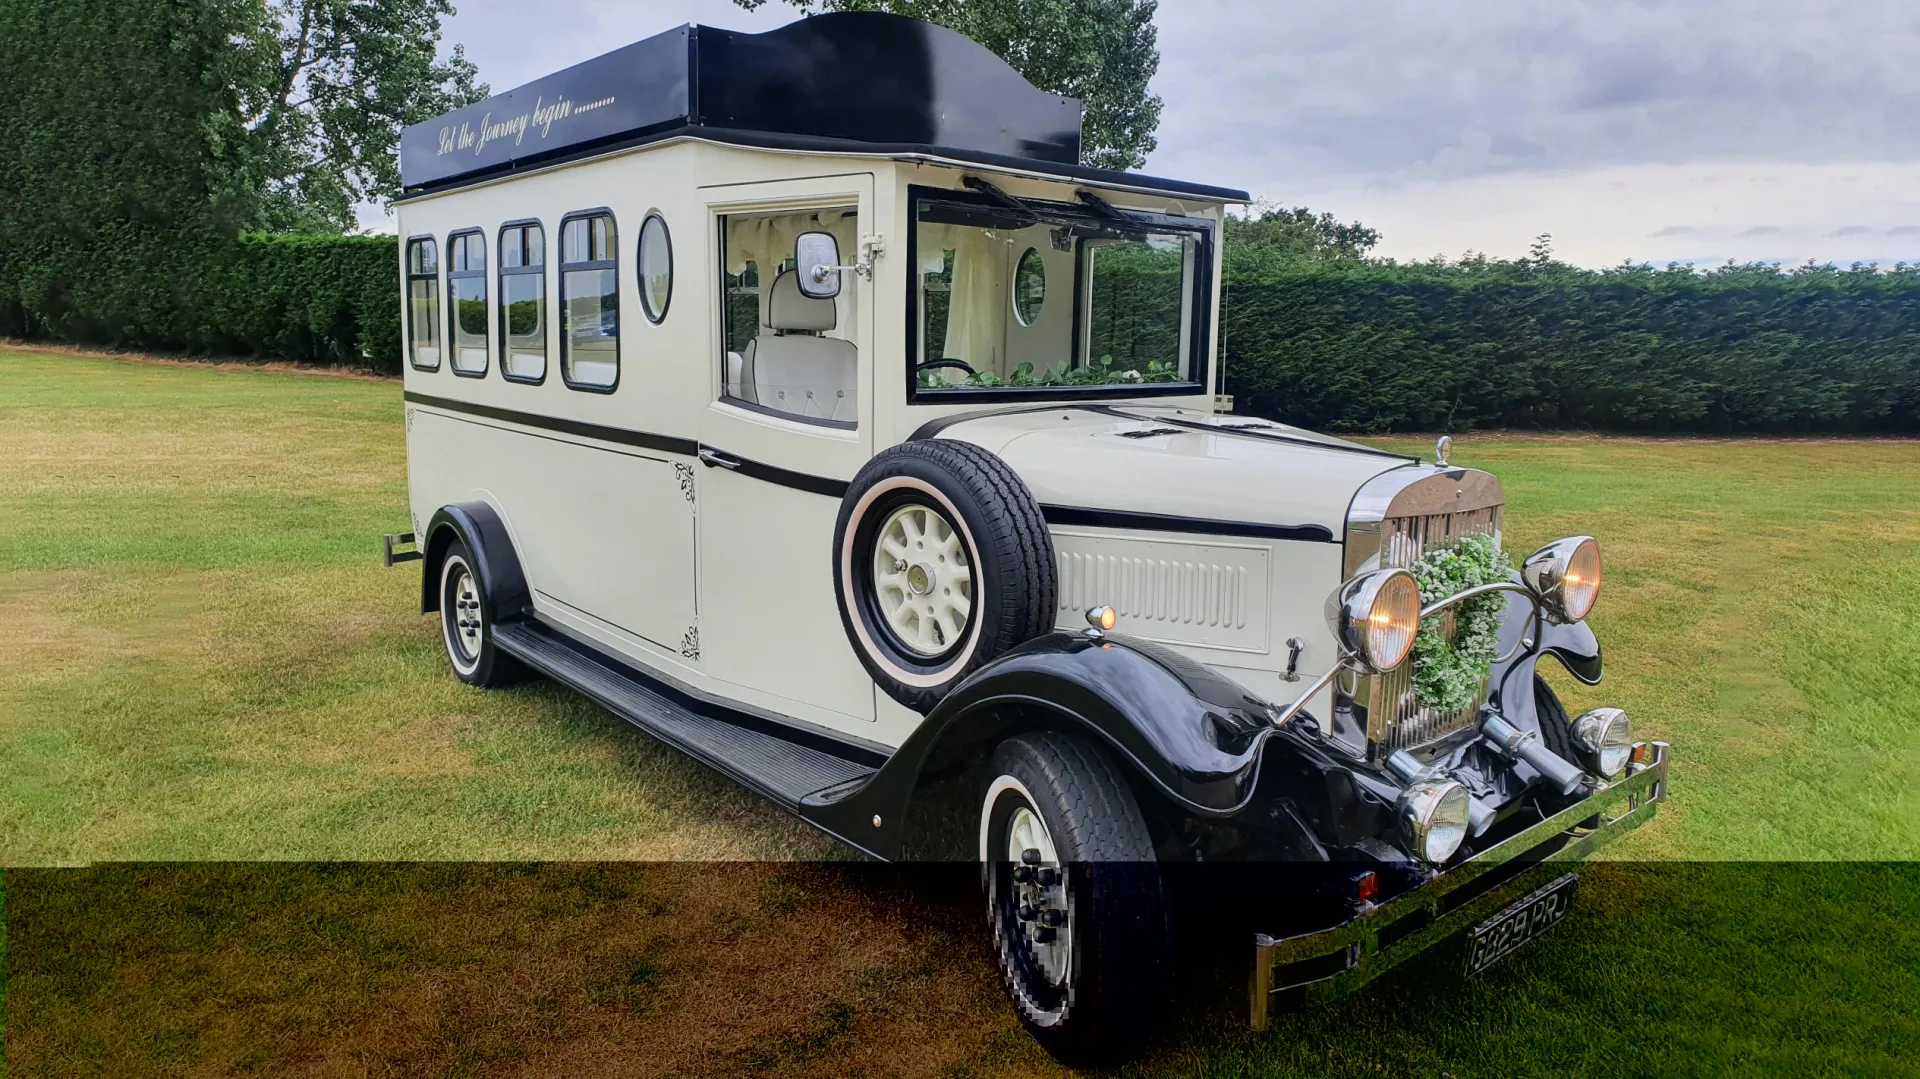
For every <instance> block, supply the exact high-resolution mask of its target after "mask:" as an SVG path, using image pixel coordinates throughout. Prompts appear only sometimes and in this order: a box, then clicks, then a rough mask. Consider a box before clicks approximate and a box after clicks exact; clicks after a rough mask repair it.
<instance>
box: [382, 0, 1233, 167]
mask: <svg viewBox="0 0 1920 1079" xmlns="http://www.w3.org/2000/svg"><path fill="white" fill-rule="evenodd" d="M1080 114H1081V106H1080V102H1079V101H1077V100H1075V99H1073V98H1070V97H1061V96H1060V95H1058V94H1050V93H1047V92H1046V91H1043V90H1038V89H1035V88H1034V86H1033V85H1032V84H1030V83H1028V82H1027V81H1026V80H1025V79H1023V78H1021V77H1020V73H1019V72H1017V71H1015V70H1014V69H1013V68H1012V67H1011V66H1009V65H1008V64H1007V62H1006V61H1004V60H1002V59H1000V58H999V57H998V56H996V55H994V54H993V53H992V52H991V51H989V50H988V49H986V48H985V47H984V46H981V45H979V44H977V43H976V42H974V41H972V40H970V39H969V38H966V37H964V36H962V35H960V34H957V33H955V32H954V31H952V30H948V29H946V28H945V27H942V26H937V25H935V24H933V23H927V22H921V21H919V20H917V19H908V18H903V17H901V16H898V15H887V14H882V13H877V12H838V13H834V14H828V15H816V16H812V17H810V18H804V19H799V20H797V21H795V22H793V23H790V24H788V25H786V26H783V27H781V28H780V29H778V30H772V31H769V32H767V33H764V34H743V33H738V32H736V31H732V30H719V29H715V28H714V27H710V26H694V25H687V26H681V27H677V28H675V29H673V30H669V31H667V32H666V33H663V34H657V35H655V36H653V37H650V38H647V39H646V40H644V41H637V42H635V43H633V44H632V45H628V46H626V47H624V48H620V49H615V50H614V51H612V52H610V53H607V54H605V55H603V56H597V57H595V58H593V59H591V60H588V61H586V62H584V63H580V64H576V65H574V66H573V67H570V68H567V69H565V70H563V71H559V72H556V73H554V74H552V75H548V76H547V77H545V78H542V79H536V80H534V81H533V82H530V83H528V84H526V85H525V86H522V87H519V88H517V89H513V90H509V91H507V92H506V93H503V94H496V95H494V96H493V97H490V98H488V99H487V100H485V101H482V102H480V103H478V104H475V105H469V106H467V107H466V108H463V109H457V110H455V111H453V112H450V113H448V114H446V115H445V116H442V117H440V118H438V119H436V120H431V121H428V122H427V123H424V124H415V125H414V126H412V127H409V128H407V129H406V131H404V132H403V133H402V134H401V136H400V178H401V183H402V184H403V186H404V187H405V188H406V191H407V193H408V194H423V193H426V192H430V191H440V190H446V189H448V188H452V187H458V186H461V185H463V184H468V183H474V182H477V181H480V180H484V179H489V178H492V177H495V176H499V175H502V174H505V173H510V172H515V171H519V170H522V169H527V168H531V167H534V166H538V165H545V164H551V163H553V162H556V161H563V160H567V159H570V158H576V157H584V156H587V155H590V154H595V153H602V152H605V151H607V150H612V149H619V148H622V147H626V146H635V145H639V144H642V143H646V142H652V141H657V140H659V139H664V138H671V137H674V136H678V135H697V136H699V137H701V138H707V139H713V140H716V141H721V142H732V143H738V144H741V145H748V146H764V147H772V148H786V149H817V150H839V151H844V152H850V153H886V154H897V155H915V154H917V155H925V156H933V157H946V158H954V159H957V160H961V161H971V162H976V163H979V164H984V165H995V166H1001V167H1010V168H1017V169H1021V170H1023V171H1034V172H1045V173H1052V174H1056V175H1060V176H1065V177H1070V178H1075V179H1084V180H1087V181H1091V182H1096V183H1118V184H1125V185H1128V186H1133V187H1146V188H1153V189H1155V190H1162V191H1171V192H1179V193H1188V194H1195V195H1203V196H1206V197H1209V198H1220V199H1228V200H1244V199H1245V198H1246V197H1247V196H1246V193H1245V192H1243V191H1234V190H1230V189H1226V188H1218V187H1210V186H1207V185H1204V184H1190V183H1183V182H1180V181H1175V180H1163V179H1158V178H1155V177H1151V176H1142V175H1139V174H1137V173H1120V172H1108V171H1106V170H1103V169H1090V168H1086V167H1084V166H1082V165H1080V164H1079V159H1080Z"/></svg>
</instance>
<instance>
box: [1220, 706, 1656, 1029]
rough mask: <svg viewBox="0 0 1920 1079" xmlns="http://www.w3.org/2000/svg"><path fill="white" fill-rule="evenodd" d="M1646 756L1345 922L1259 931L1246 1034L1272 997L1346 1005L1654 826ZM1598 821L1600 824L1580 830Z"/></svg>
mask: <svg viewBox="0 0 1920 1079" xmlns="http://www.w3.org/2000/svg"><path fill="white" fill-rule="evenodd" d="M1650 749H1651V758H1650V759H1649V760H1647V761H1645V762H1644V763H1640V764H1634V765H1629V766H1628V769H1629V770H1628V774H1627V776H1626V777H1625V778H1624V779H1621V780H1619V781H1618V782H1616V783H1614V784H1613V785H1612V786H1609V787H1606V788H1604V789H1602V790H1599V791H1596V792H1595V793H1594V794H1593V795H1592V796H1590V797H1588V798H1585V799H1582V800H1581V801H1579V802H1577V803H1575V804H1574V805H1571V806H1568V807H1567V808H1566V809H1563V810H1561V811H1560V812H1558V813H1556V814H1554V815H1553V816H1551V817H1549V818H1547V819H1546V820H1543V821H1541V822H1540V823H1539V824H1536V825H1534V826H1533V827H1531V828H1528V829H1527V830H1526V831H1524V832H1521V833H1520V834H1519V835H1516V836H1513V837H1512V838H1510V839H1507V840H1504V841H1502V842H1501V843H1499V844H1497V845H1495V846H1492V847H1489V848H1488V849H1486V850H1484V851H1481V852H1480V853H1479V854H1476V855H1474V856H1473V857H1472V858H1470V859H1468V860H1467V861H1464V862H1462V863H1460V864H1459V865H1456V866H1454V867H1452V868H1451V869H1448V870H1447V871H1446V872H1444V873H1441V874H1440V875H1439V876H1437V877H1434V878H1433V879H1432V880H1430V881H1428V882H1427V883H1425V884H1423V885H1421V886H1420V887H1418V888H1414V889H1411V890H1409V891H1407V892H1403V893H1402V894H1400V895H1397V896H1395V897H1393V898H1392V899H1389V900H1387V901H1386V902H1385V903H1381V904H1379V905H1378V906H1371V907H1368V908H1366V909H1365V910H1363V911H1361V912H1360V913H1358V914H1356V915H1355V916H1354V917H1353V918H1352V919H1350V920H1348V921H1346V922H1343V923H1341V924H1339V925H1336V926H1334V927H1333V928H1331V929H1323V930H1320V931H1319V932H1317V933H1304V934H1301V935H1300V936H1296V937H1285V938H1282V939H1278V940H1276V939H1275V938H1273V937H1270V936H1267V935H1266V934H1265V933H1256V934H1255V935H1254V938H1253V981H1252V986H1251V991H1250V994H1249V996H1250V1000H1249V1002H1248V1003H1249V1020H1250V1022H1251V1023H1252V1025H1253V1029H1255V1030H1264V1029H1266V1026H1267V1016H1268V1013H1269V1011H1270V1009H1271V1008H1272V1007H1273V1004H1274V1000H1275V997H1277V996H1281V995H1286V996H1288V997H1292V998H1295V999H1297V1000H1298V1001H1299V1002H1300V1003H1305V1004H1318V1003H1325V1002H1327V1001H1331V1000H1336V999H1338V998H1340V997H1343V996H1345V995H1347V994H1348V993H1351V992H1353V991H1354V990H1356V989H1358V988H1360V987H1361V986H1363V985H1365V984H1367V983H1368V982H1370V981H1372V980H1373V979H1375V978H1378V977H1379V976H1380V975H1382V974H1385V973H1386V972H1387V971H1389V970H1392V969H1393V968H1394V967H1397V966H1399V965H1400V964H1402V963H1404V962H1406V961H1407V960H1409V959H1412V958H1413V957H1414V956H1417V955H1419V954H1420V953H1422V952H1424V951H1426V950H1427V949H1428V948H1431V947H1433V946H1434V945H1436V944H1438V943H1440V942H1441V941H1443V940H1445V939H1447V938H1448V937H1450V936H1452V935H1453V934H1455V933H1457V932H1460V931H1461V930H1462V929H1465V928H1466V927H1468V926H1470V925H1472V924H1474V923H1476V922H1478V921H1480V920H1481V919H1483V918H1485V917H1487V916H1488V915H1490V914H1492V913H1493V912H1494V911H1496V910H1498V909H1500V907H1501V906H1503V905H1504V904H1506V903H1507V902H1510V901H1511V900H1513V899H1515V898H1518V897H1519V896H1521V895H1523V894H1525V893H1526V891H1527V890H1529V889H1530V888H1532V887H1533V886H1535V885H1536V884H1538V883H1539V882H1540V881H1541V879H1542V878H1544V877H1545V876H1547V875H1548V874H1550V873H1551V872H1553V866H1554V864H1555V863H1560V862H1570V861H1577V860H1579V859H1581V858H1585V857H1586V856H1587V855H1589V854H1592V853H1593V852H1594V851H1595V850H1597V849H1599V848H1600V847H1603V846H1605V845H1606V844H1608V843H1611V842H1612V841H1613V840H1615V839H1617V838H1619V837H1620V835H1622V834H1623V833H1625V832H1627V831H1629V830H1631V829H1634V828H1638V827H1639V826H1640V825H1641V824H1643V823H1645V822H1646V821H1647V820H1649V819H1651V818H1652V817H1653V814H1654V810H1655V807H1656V806H1658V805H1659V803H1661V802H1662V801H1665V800H1666V797H1667V751H1668V746H1667V743H1665V742H1653V743H1651V744H1650ZM1635 756H1639V754H1637V753H1636V754H1635ZM1596 817H1597V818H1599V820H1600V823H1599V825H1598V826H1597V827H1587V824H1588V823H1589V822H1591V821H1592V820H1593V818H1596ZM1516 869H1517V872H1516V871H1515V870H1516Z"/></svg>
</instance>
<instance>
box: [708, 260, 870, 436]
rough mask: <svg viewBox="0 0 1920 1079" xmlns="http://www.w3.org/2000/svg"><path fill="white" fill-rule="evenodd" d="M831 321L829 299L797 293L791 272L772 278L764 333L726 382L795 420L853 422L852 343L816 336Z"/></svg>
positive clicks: (854, 351) (747, 397)
mask: <svg viewBox="0 0 1920 1079" xmlns="http://www.w3.org/2000/svg"><path fill="white" fill-rule="evenodd" d="M836 317H837V316H836V308H835V305H834V302H833V301H832V300H831V299H824V298H821V297H816V296H809V295H807V294H806V293H804V292H801V291H800V278H799V277H797V276H795V273H794V271H792V270H788V271H786V272H785V273H782V274H781V275H780V276H778V277H776V278H774V279H773V288H772V289H770V290H769V291H768V294H767V311H766V318H765V319H764V320H763V322H764V329H763V330H762V331H761V333H760V335H759V336H757V337H755V338H754V339H753V340H751V341H749V342H747V350H746V352H745V353H743V354H742V355H741V357H740V365H739V366H740V370H739V374H738V377H737V379H736V378H730V379H729V381H730V382H734V383H736V384H737V386H738V387H739V388H738V390H737V391H736V394H737V396H739V397H740V398H741V399H742V400H746V401H751V402H753V403H755V404H758V405H761V406H763V407H765V408H771V409H776V410H778V411H781V412H791V413H793V414H794V415H796V416H806V417H808V418H810V419H822V420H845V421H847V422H852V421H853V419H854V415H855V406H856V404H857V398H856V395H855V392H854V381H853V380H854V372H855V370H856V368H857V367H858V366H859V351H858V350H857V349H856V348H854V345H853V342H852V341H843V340H841V339H839V338H837V337H824V336H821V335H822V334H824V333H825V332H826V331H828V330H831V329H833V327H834V320H835V318H836ZM732 359H733V357H732V356H729V357H728V361H729V363H728V366H732ZM728 374H729V375H733V372H731V371H729V372H728Z"/></svg>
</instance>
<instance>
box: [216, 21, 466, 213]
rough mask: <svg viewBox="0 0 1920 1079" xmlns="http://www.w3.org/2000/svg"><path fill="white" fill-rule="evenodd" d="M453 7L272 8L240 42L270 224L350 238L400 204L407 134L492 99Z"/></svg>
mask: <svg viewBox="0 0 1920 1079" xmlns="http://www.w3.org/2000/svg"><path fill="white" fill-rule="evenodd" d="M453 10H454V9H453V5H452V3H451V2H450V0H268V2H267V3H265V4H264V5H262V6H261V7H260V9H259V16H258V18H257V19H256V20H255V21H254V23H253V25H252V26H251V27H249V30H248V32H247V33H246V34H245V35H243V36H242V37H241V38H240V41H239V44H240V46H241V51H242V53H243V54H244V55H245V56H247V57H248V58H249V60H250V62H251V76H252V77H251V78H250V79H248V80H247V84H246V85H244V86H242V87H241V99H242V106H243V115H244V119H245V123H246V126H247V129H248V131H249V132H250V135H251V139H252V141H253V143H254V148H255V162H256V165H255V167H256V169H257V171H258V177H257V178H258V181H259V185H260V192H261V195H262V206H261V209H262V214H263V220H262V223H263V224H265V225H267V226H268V227H270V228H278V229H307V228H320V229H343V228H349V227H351V226H352V224H353V220H354V215H353V211H354V206H355V205H356V204H357V203H361V202H365V201H369V200H372V199H379V198H391V197H393V196H394V195H397V194H399V192H400V165H399V154H398V148H399V142H400V130H401V129H402V128H404V127H406V126H407V125H408V124H415V123H419V122H421V121H423V120H430V119H432V118H433V117H435V116H438V115H440V114H441V113H444V112H447V111H448V110H450V109H455V108H458V107H460V106H462V105H466V104H470V103H472V102H474V101H478V100H480V99H482V98H484V97H486V96H487V88H486V86H485V85H484V84H482V83H479V82H477V81H476V80H475V76H476V75H477V73H478V72H477V70H476V69H475V67H474V66H473V64H472V62H470V61H469V60H468V59H467V58H466V54H465V52H464V50H462V49H461V47H460V46H458V45H455V46H454V47H453V49H452V51H451V54H450V55H449V56H448V58H447V59H445V60H442V59H440V57H439V55H438V52H439V44H440V21H441V19H443V18H445V17H446V16H448V15H451V14H453Z"/></svg>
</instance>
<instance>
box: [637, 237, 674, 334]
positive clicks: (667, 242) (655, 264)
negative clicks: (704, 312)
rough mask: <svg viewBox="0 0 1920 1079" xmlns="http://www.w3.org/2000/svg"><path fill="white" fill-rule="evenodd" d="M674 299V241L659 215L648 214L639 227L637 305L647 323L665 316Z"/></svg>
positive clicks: (657, 320)
mask: <svg viewBox="0 0 1920 1079" xmlns="http://www.w3.org/2000/svg"><path fill="white" fill-rule="evenodd" d="M672 299H673V241H672V240H671V239H669V238H668V236H667V222H666V220H665V219H664V218H662V217H661V216H660V215H659V214H648V215H647V220H646V223H645V224H643V225H641V226H640V306H641V307H643V308H645V309H646V314H647V321H649V322H659V321H660V320H661V319H663V318H666V317H667V304H668V302H669V301H671V300H672Z"/></svg>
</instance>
